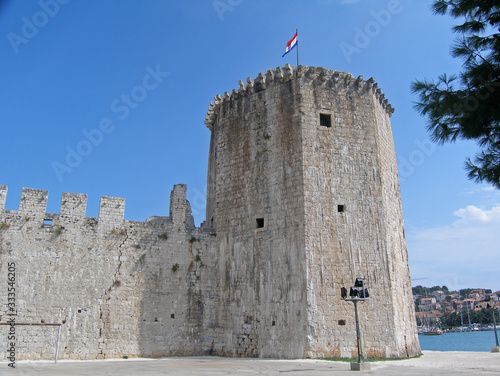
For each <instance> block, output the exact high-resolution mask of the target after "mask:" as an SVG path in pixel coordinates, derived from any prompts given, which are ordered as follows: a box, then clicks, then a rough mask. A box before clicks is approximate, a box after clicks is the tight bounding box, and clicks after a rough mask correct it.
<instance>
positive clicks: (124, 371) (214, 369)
mask: <svg viewBox="0 0 500 376" xmlns="http://www.w3.org/2000/svg"><path fill="white" fill-rule="evenodd" d="M423 353H424V355H423V356H421V357H420V358H417V359H407V360H396V361H383V362H373V363H370V365H371V370H370V371H360V372H356V371H350V365H349V363H346V362H330V361H324V360H311V359H301V360H275V359H249V358H219V357H186V358H161V359H128V360H96V361H94V360H87V361H66V360H62V361H59V362H58V363H57V364H54V363H53V362H52V363H50V362H46V361H44V362H27V361H21V362H16V368H15V369H12V368H10V367H8V366H7V363H5V362H4V363H0V375H2V376H3V375H16V376H17V375H33V376H63V375H64V376H68V375H70V376H90V375H92V376H100V375H103V376H104V375H106V376H115V375H116V376H128V375H141V376H143V375H144V376H159V375H175V376H192V375H203V376H219V375H301V376H302V375H303V376H310V375H314V376H316V375H319V376H321V375H338V376H342V375H351V376H352V375H353V374H356V373H362V374H364V375H389V376H390V375H408V376H413V375H436V376H440V375H450V376H451V375H471V374H473V375H485V376H486V375H490V376H491V375H495V374H499V375H500V354H499V353H488V352H459V351H454V352H451V351H450V352H440V351H424V352H423Z"/></svg>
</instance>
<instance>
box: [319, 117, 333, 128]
mask: <svg viewBox="0 0 500 376" xmlns="http://www.w3.org/2000/svg"><path fill="white" fill-rule="evenodd" d="M319 125H321V126H322V127H327V128H331V126H332V115H330V114H319Z"/></svg>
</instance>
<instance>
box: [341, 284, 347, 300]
mask: <svg viewBox="0 0 500 376" xmlns="http://www.w3.org/2000/svg"><path fill="white" fill-rule="evenodd" d="M340 296H341V297H342V299H345V298H347V289H346V288H345V287H342V288H341V289H340Z"/></svg>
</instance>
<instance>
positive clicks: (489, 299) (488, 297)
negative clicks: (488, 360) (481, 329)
mask: <svg viewBox="0 0 500 376" xmlns="http://www.w3.org/2000/svg"><path fill="white" fill-rule="evenodd" d="M485 301H487V302H490V301H491V297H490V296H487V297H486V299H485ZM486 308H491V314H492V315H493V330H494V331H495V342H496V346H495V347H492V348H491V352H500V345H499V344H498V334H497V320H496V318H495V306H494V304H493V303H491V305H490V303H487V304H486Z"/></svg>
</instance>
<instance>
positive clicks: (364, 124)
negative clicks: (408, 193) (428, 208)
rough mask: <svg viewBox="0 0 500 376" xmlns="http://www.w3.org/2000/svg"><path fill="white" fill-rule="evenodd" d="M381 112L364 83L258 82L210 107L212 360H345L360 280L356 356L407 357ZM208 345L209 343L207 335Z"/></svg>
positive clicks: (411, 324)
mask: <svg viewBox="0 0 500 376" xmlns="http://www.w3.org/2000/svg"><path fill="white" fill-rule="evenodd" d="M392 112H393V109H392V107H391V106H390V104H388V101H387V100H386V99H384V95H383V94H382V92H381V90H380V89H378V85H377V84H376V83H374V80H373V79H369V80H367V81H365V80H364V79H363V77H361V76H360V77H358V78H357V79H355V78H354V77H353V76H352V75H351V74H349V73H345V72H338V71H332V70H326V69H322V68H314V67H306V66H299V67H298V68H293V67H291V66H290V65H287V66H286V67H285V68H277V69H276V70H269V71H267V72H266V73H265V74H263V73H261V74H259V76H258V77H257V78H256V79H255V80H252V79H250V78H249V79H248V80H247V83H244V82H242V81H240V88H239V89H238V90H233V92H232V93H228V92H226V93H225V94H224V96H221V95H218V96H216V98H215V101H214V102H212V103H211V106H210V109H209V111H208V115H207V118H206V122H205V123H206V125H207V127H208V128H209V129H210V131H211V140H210V155H209V166H208V190H207V196H208V199H207V217H206V218H207V226H208V227H211V228H215V229H216V233H217V237H216V242H217V244H216V253H217V267H216V268H215V269H214V270H215V271H214V274H215V275H214V278H215V280H216V281H215V286H216V296H217V297H218V302H219V303H218V304H216V305H215V308H214V309H215V312H214V318H213V322H212V323H211V324H210V325H211V327H212V328H213V330H214V336H215V337H218V338H223V339H224V341H223V342H219V345H217V344H216V345H215V348H214V349H213V353H217V354H222V355H242V356H261V357H284V358H294V357H297V358H301V357H326V356H333V357H354V356H356V339H355V323H354V317H353V316H354V313H353V307H352V304H350V303H347V302H343V301H341V297H340V288H341V286H347V287H349V286H351V285H352V284H353V282H354V279H355V278H356V277H363V278H364V279H365V283H366V285H367V287H368V288H369V290H370V294H371V296H370V300H369V301H367V302H365V303H363V304H361V305H360V306H359V307H360V317H361V329H362V333H363V344H364V348H365V355H366V356H369V357H407V356H415V355H417V354H419V353H420V346H419V343H418V338H417V332H416V323H415V316H414V309H413V300H412V294H411V284H410V282H411V281H410V273H409V266H408V257H407V251H406V243H405V234H404V227H403V214H402V207H401V197H400V188H399V181H398V171H397V163H396V155H395V149H394V143H393V137H392V132H391V124H390V121H389V117H390V116H391V114H392ZM215 333H217V335H215Z"/></svg>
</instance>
